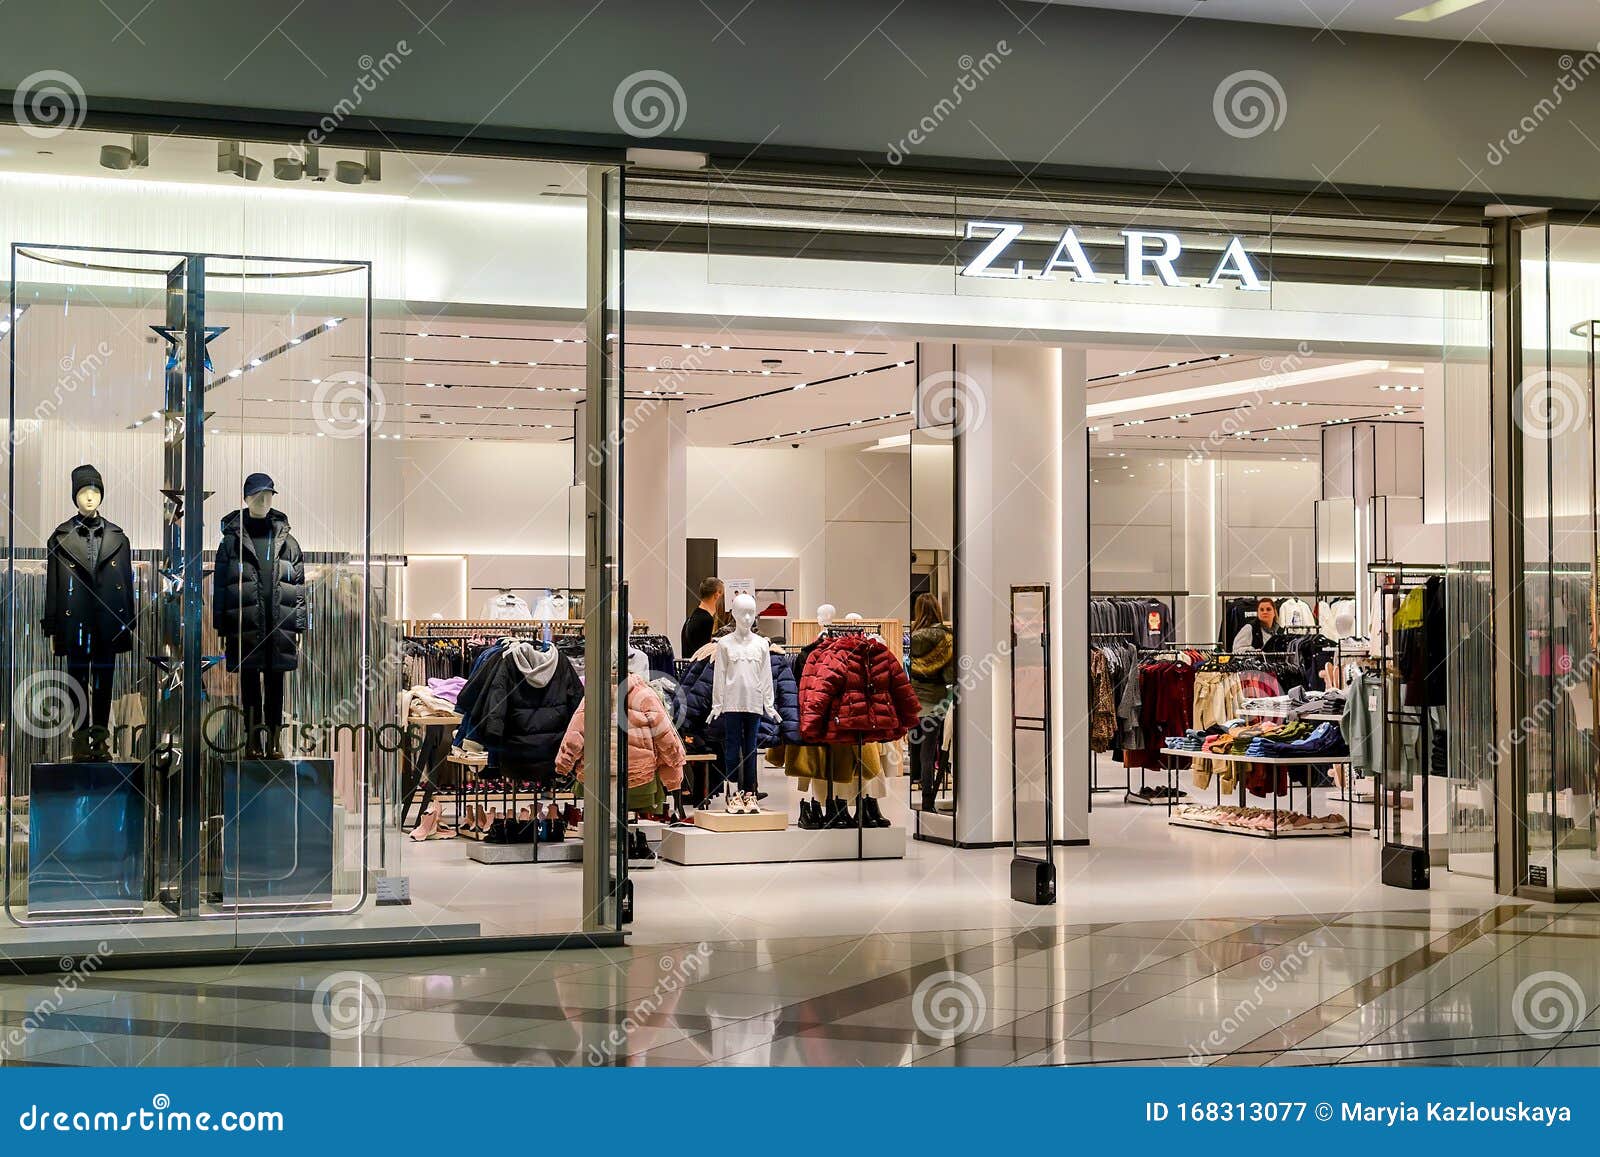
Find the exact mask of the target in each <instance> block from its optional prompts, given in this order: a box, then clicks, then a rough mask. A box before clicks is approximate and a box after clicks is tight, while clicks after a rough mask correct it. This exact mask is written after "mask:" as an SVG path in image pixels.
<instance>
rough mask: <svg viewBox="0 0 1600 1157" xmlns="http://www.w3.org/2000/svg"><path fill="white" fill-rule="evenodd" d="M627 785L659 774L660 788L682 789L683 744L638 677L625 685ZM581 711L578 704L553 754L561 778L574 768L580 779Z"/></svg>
mask: <svg viewBox="0 0 1600 1157" xmlns="http://www.w3.org/2000/svg"><path fill="white" fill-rule="evenodd" d="M627 688H628V732H627V734H628V786H629V787H639V786H641V785H642V784H647V783H649V782H650V781H651V780H652V779H654V778H655V777H656V773H657V772H658V771H659V772H660V774H661V786H663V787H665V788H666V789H667V790H668V791H675V790H676V789H678V788H680V787H682V786H683V741H682V740H681V739H679V738H678V733H677V731H675V730H674V729H673V726H672V720H671V718H670V717H669V716H668V715H667V709H666V707H665V706H664V705H663V704H662V702H661V696H659V695H657V694H656V693H655V691H654V690H653V689H652V688H651V686H650V685H649V684H648V683H646V682H645V681H644V680H643V679H641V678H639V676H637V675H629V676H628V682H627ZM583 709H584V705H583V704H582V703H579V704H578V710H577V712H576V713H575V714H574V715H573V716H572V722H571V723H569V724H567V733H566V735H565V736H564V737H562V740H561V750H560V751H559V752H557V754H556V770H557V771H558V772H560V773H561V774H562V775H565V774H567V773H568V772H570V771H573V770H574V769H576V771H577V773H578V778H579V779H582V778H583Z"/></svg>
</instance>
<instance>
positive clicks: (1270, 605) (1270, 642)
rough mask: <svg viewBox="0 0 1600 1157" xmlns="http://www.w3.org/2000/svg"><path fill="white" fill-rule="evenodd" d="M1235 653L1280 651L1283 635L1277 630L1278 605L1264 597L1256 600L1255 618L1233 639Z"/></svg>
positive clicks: (1241, 628) (1240, 629) (1246, 623)
mask: <svg viewBox="0 0 1600 1157" xmlns="http://www.w3.org/2000/svg"><path fill="white" fill-rule="evenodd" d="M1233 649H1234V650H1235V651H1246V650H1255V651H1281V650H1283V635H1282V634H1281V633H1280V632H1279V630H1278V604H1277V603H1275V602H1273V601H1272V600H1271V599H1269V598H1267V597H1266V596H1262V597H1261V598H1259V599H1257V600H1256V617H1255V618H1253V619H1249V620H1247V621H1246V622H1245V625H1244V626H1242V627H1240V628H1239V633H1238V634H1237V635H1235V636H1234V637H1233Z"/></svg>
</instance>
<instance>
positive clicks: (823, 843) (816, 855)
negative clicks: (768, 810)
mask: <svg viewBox="0 0 1600 1157" xmlns="http://www.w3.org/2000/svg"><path fill="white" fill-rule="evenodd" d="M713 814H720V813H713ZM778 814H779V817H780V818H783V819H787V817H785V816H782V815H781V813H778ZM727 818H728V819H741V818H755V817H741V816H729V817H727ZM660 854H661V858H662V859H663V860H666V861H668V862H669V863H673V864H683V865H685V866H686V867H692V866H696V865H701V864H785V863H798V862H808V861H816V860H854V859H857V858H858V857H864V858H866V859H869V860H899V859H904V858H905V854H906V830H905V828H902V827H892V828H865V829H863V830H861V831H859V832H858V831H857V830H856V829H855V828H822V829H819V830H815V831H812V830H808V829H806V828H784V829H782V830H781V831H712V830H710V829H709V828H703V827H692V828H686V827H680V828H669V829H667V831H666V832H664V833H663V834H662V837H661V853H660Z"/></svg>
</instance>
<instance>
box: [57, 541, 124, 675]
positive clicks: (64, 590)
mask: <svg viewBox="0 0 1600 1157" xmlns="http://www.w3.org/2000/svg"><path fill="white" fill-rule="evenodd" d="M100 524H101V527H102V529H101V536H100V557H99V558H98V559H97V560H96V562H95V564H94V567H93V569H91V568H90V566H89V550H90V547H89V540H88V537H87V536H86V535H85V534H83V533H82V532H81V531H80V530H79V529H78V520H77V519H76V518H69V519H67V521H65V522H63V523H62V524H61V525H60V526H58V527H56V528H55V529H54V530H52V531H51V532H50V538H49V540H48V541H47V542H46V543H45V591H44V618H43V620H42V622H41V626H43V627H44V633H45V634H46V635H47V636H48V637H49V639H50V643H51V649H52V650H53V651H54V652H55V653H56V654H57V655H67V656H71V655H88V654H91V653H93V654H100V655H115V654H121V653H122V652H124V651H131V650H132V649H133V627H134V619H135V618H136V611H135V609H134V597H133V551H132V549H131V548H130V546H129V544H128V536H127V535H126V534H124V533H123V532H122V527H120V526H118V525H117V524H116V523H114V522H110V521H108V520H107V519H106V518H104V517H101V519H100Z"/></svg>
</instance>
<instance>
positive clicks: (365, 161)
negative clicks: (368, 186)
mask: <svg viewBox="0 0 1600 1157" xmlns="http://www.w3.org/2000/svg"><path fill="white" fill-rule="evenodd" d="M333 179H334V180H335V181H338V182H339V183H340V184H341V185H360V184H362V183H363V182H370V183H374V184H375V183H377V182H378V181H381V180H383V154H382V153H380V152H378V150H377V149H368V150H367V151H366V152H365V153H363V154H362V159H361V160H359V161H337V162H335V164H334V166H333Z"/></svg>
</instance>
